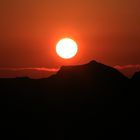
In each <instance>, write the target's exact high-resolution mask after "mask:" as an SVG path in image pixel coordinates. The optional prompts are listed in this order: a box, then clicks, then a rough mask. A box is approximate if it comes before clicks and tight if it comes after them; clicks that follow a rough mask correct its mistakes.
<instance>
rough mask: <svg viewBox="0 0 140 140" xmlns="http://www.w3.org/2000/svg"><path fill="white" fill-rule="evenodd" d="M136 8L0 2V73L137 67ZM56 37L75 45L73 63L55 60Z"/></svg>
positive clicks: (85, 1) (82, 1)
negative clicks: (93, 63) (98, 65)
mask: <svg viewBox="0 0 140 140" xmlns="http://www.w3.org/2000/svg"><path fill="white" fill-rule="evenodd" d="M139 7H140V1H139V0H0V68H11V67H12V68H19V67H20V68H22V67H23V68H28V67H29V68H30V67H32V68H33V67H47V68H58V67H60V66H61V65H69V64H83V63H86V62H88V61H90V60H92V59H95V60H97V61H101V62H102V63H105V64H108V65H112V66H115V65H132V64H133V65H135V64H140V8H139ZM62 37H72V38H73V39H75V40H76V42H78V45H79V53H78V54H77V56H76V57H75V58H73V59H71V60H62V59H61V58H59V57H58V56H57V55H56V53H55V44H56V43H57V41H58V40H59V39H61V38H62Z"/></svg>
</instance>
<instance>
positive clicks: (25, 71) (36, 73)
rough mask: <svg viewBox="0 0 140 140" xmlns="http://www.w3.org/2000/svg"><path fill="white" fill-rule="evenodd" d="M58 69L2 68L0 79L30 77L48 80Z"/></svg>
mask: <svg viewBox="0 0 140 140" xmlns="http://www.w3.org/2000/svg"><path fill="white" fill-rule="evenodd" d="M58 70H59V69H57V68H45V67H42V68H0V78H15V77H29V78H33V79H38V78H47V77H49V76H51V75H53V74H55V73H56V72H57V71H58Z"/></svg>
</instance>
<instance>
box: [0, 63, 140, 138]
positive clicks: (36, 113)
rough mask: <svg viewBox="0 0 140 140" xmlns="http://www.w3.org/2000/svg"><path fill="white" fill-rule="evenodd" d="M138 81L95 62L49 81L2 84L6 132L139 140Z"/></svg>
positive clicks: (70, 68)
mask: <svg viewBox="0 0 140 140" xmlns="http://www.w3.org/2000/svg"><path fill="white" fill-rule="evenodd" d="M139 81H140V77H139V73H136V74H135V75H134V76H133V78H132V79H128V78H127V77H125V76H124V75H123V74H121V73H120V72H119V71H117V70H116V69H114V68H112V67H109V66H106V65H104V64H101V63H98V62H96V61H91V62H90V63H88V64H85V65H79V66H64V67H62V68H61V69H60V71H58V73H57V74H55V75H53V76H51V77H49V78H46V79H39V80H32V79H29V78H15V79H0V96H1V98H0V102H1V106H2V110H1V122H3V125H1V127H5V128H16V129H18V130H19V131H20V130H21V132H23V133H24V134H25V131H28V132H29V133H31V131H33V133H34V135H35V133H36V132H39V131H40V130H41V132H45V133H46V136H47V137H49V138H48V139H62V140H63V139H66V140H67V139H70V140H71V139H87V140H88V139H90V138H91V139H93V138H95V137H96V136H103V137H105V136H113V137H112V139H114V138H115V137H116V135H117V136H118V137H120V136H121V135H124V136H129V135H131V134H132V136H134V135H135V136H136V134H138V133H137V132H139V125H140V123H139V111H140V108H139V103H140V101H139V99H140V98H139V97H140V96H139V94H140V92H139V91H140V90H139V86H138V85H139V84H140V83H139ZM130 132H131V133H130Z"/></svg>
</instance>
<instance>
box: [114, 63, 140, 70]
mask: <svg viewBox="0 0 140 140" xmlns="http://www.w3.org/2000/svg"><path fill="white" fill-rule="evenodd" d="M114 68H116V69H118V70H123V69H131V68H136V69H140V65H139V64H137V65H124V66H119V65H117V66H115V67H114Z"/></svg>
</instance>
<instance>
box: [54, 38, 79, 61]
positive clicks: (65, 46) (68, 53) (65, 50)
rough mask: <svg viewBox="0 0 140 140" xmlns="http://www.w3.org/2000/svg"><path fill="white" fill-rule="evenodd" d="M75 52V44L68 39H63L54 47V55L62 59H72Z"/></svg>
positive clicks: (76, 49) (76, 48)
mask: <svg viewBox="0 0 140 140" xmlns="http://www.w3.org/2000/svg"><path fill="white" fill-rule="evenodd" d="M77 51H78V47H77V43H76V42H75V41H74V40H72V39H70V38H63V39H61V40H60V41H59V42H58V43H57V45H56V53H57V54H58V55H59V56H60V57H61V58H64V59H70V58H72V57H74V56H75V55H76V53H77Z"/></svg>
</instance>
